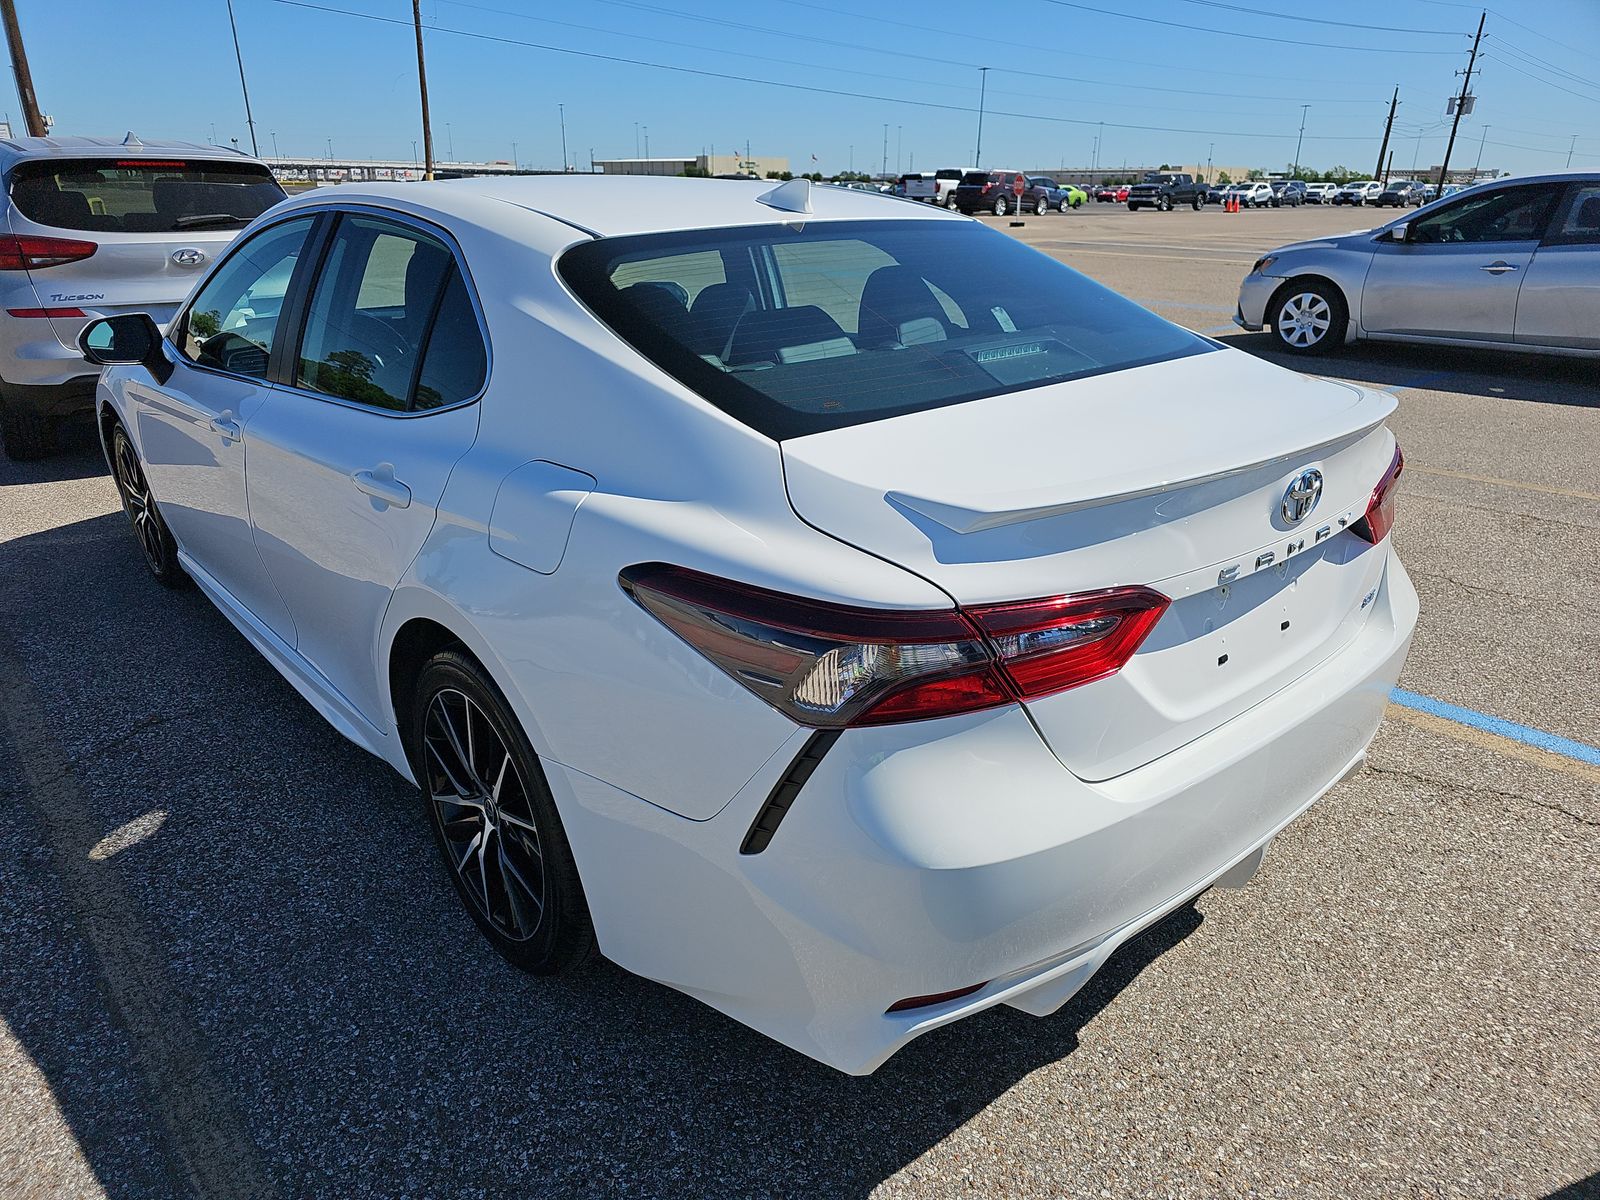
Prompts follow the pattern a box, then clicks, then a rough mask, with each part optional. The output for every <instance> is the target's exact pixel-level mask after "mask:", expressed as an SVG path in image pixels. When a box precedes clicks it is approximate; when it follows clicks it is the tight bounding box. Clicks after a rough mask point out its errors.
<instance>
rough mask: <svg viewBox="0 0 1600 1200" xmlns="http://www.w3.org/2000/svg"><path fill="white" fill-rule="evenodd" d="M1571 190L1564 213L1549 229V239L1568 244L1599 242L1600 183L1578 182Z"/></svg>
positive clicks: (1592, 243) (1594, 243) (1593, 243)
mask: <svg viewBox="0 0 1600 1200" xmlns="http://www.w3.org/2000/svg"><path fill="white" fill-rule="evenodd" d="M1573 192H1574V195H1573V197H1572V202H1571V203H1570V204H1569V205H1567V210H1566V213H1565V214H1564V215H1563V216H1562V218H1561V220H1560V222H1559V223H1558V224H1557V225H1556V227H1555V228H1554V229H1552V230H1551V231H1550V240H1551V241H1552V242H1563V243H1566V244H1568V245H1572V244H1576V243H1581V244H1583V245H1596V244H1600V183H1584V184H1579V185H1578V186H1577V187H1576V188H1574V189H1573Z"/></svg>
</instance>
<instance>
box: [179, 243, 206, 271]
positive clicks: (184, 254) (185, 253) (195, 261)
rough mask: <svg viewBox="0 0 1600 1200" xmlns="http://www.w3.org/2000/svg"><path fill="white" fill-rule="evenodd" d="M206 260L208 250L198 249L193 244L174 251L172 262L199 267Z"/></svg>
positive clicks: (180, 265) (182, 265)
mask: <svg viewBox="0 0 1600 1200" xmlns="http://www.w3.org/2000/svg"><path fill="white" fill-rule="evenodd" d="M205 260H206V252H205V251H204V250H197V249H196V248H195V247H193V246H185V247H183V249H181V250H174V251H173V252H172V262H173V265H174V266H179V267H198V266H199V265H200V264H201V263H203V262H205Z"/></svg>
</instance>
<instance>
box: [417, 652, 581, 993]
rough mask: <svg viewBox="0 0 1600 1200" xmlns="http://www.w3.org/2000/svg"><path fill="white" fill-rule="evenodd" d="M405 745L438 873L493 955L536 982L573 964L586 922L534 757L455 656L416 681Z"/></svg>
mask: <svg viewBox="0 0 1600 1200" xmlns="http://www.w3.org/2000/svg"><path fill="white" fill-rule="evenodd" d="M408 724H409V729H408V737H407V743H406V744H407V748H408V751H409V753H410V756H411V762H412V765H413V767H414V770H415V773H416V776H417V779H418V782H419V783H420V784H421V786H422V790H423V795H424V798H425V800H426V803H427V809H428V816H429V819H430V821H431V823H432V825H433V834H434V841H435V843H436V844H437V845H438V847H439V854H440V857H442V858H443V859H444V865H445V870H446V871H447V872H448V873H449V875H450V879H451V882H453V883H454V884H455V888H456V892H457V893H458V894H459V895H460V897H461V899H462V902H463V903H464V904H465V905H466V907H467V911H468V912H469V913H470V914H471V916H472V919H473V921H474V922H475V923H476V924H477V926H478V928H479V929H480V930H481V931H482V932H483V935H484V936H485V937H486V938H488V939H489V943H490V945H492V946H493V947H494V948H495V950H496V951H498V952H499V954H500V955H501V957H503V958H504V959H506V961H508V962H510V963H511V964H512V965H513V966H516V967H520V968H522V969H523V970H524V971H528V972H531V973H532V974H535V975H554V974H557V973H559V972H561V971H566V970H570V969H572V968H574V967H577V966H580V965H582V964H583V963H584V962H585V961H587V960H588V959H589V958H590V957H592V955H593V954H594V951H595V940H594V924H593V922H592V921H591V919H590V917H589V906H588V903H587V902H586V901H585V899H584V895H583V887H582V885H581V884H580V882H579V880H578V868H577V865H576V864H575V863H574V862H573V859H572V849H571V847H570V846H569V845H568V843H567V837H566V833H565V831H564V830H563V829H562V827H561V818H560V816H559V815H557V813H556V806H555V801H554V799H553V798H552V797H551V794H550V787H549V785H548V784H547V783H546V782H545V778H544V771H543V769H542V768H541V767H540V765H539V758H538V755H536V754H535V753H534V751H533V747H532V746H531V745H529V743H528V739H527V737H526V736H524V734H523V732H522V727H521V725H520V724H519V723H518V722H517V719H516V717H515V716H514V715H513V714H512V712H511V710H510V707H509V706H508V705H507V704H506V702H505V700H504V699H502V698H501V695H500V691H499V689H498V688H496V687H495V685H494V683H493V682H492V681H491V680H490V679H489V677H488V676H487V675H486V674H485V673H484V671H483V668H482V667H480V666H479V665H478V664H477V663H476V662H474V661H473V660H472V659H471V658H469V657H468V656H467V655H465V654H463V653H461V652H460V651H459V650H445V651H442V652H441V653H439V654H437V655H435V656H434V657H433V658H432V659H431V660H429V662H428V664H427V666H425V667H423V669H422V674H421V675H420V676H419V678H418V680H417V686H416V691H415V693H414V698H413V701H412V704H411V709H410V716H409V720H408Z"/></svg>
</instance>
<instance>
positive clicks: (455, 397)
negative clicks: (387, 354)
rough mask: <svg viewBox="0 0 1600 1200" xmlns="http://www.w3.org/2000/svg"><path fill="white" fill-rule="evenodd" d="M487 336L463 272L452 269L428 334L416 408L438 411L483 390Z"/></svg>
mask: <svg viewBox="0 0 1600 1200" xmlns="http://www.w3.org/2000/svg"><path fill="white" fill-rule="evenodd" d="M488 365H489V364H488V357H487V355H486V354H485V352H484V347H483V333H482V331H481V330H480V329H479V328H478V317H477V314H476V313H475V312H473V309H472V300H471V298H470V297H468V295H467V285H466V282H465V281H464V280H463V279H462V278H461V272H460V271H458V270H456V269H455V268H454V267H451V269H450V281H449V282H448V283H447V284H445V288H444V296H443V297H442V298H441V299H440V301H439V313H438V316H436V317H435V318H434V321H433V329H432V330H431V331H430V332H429V334H428V347H427V349H426V350H425V351H424V352H423V355H422V374H421V375H419V376H418V377H417V395H416V400H415V401H414V403H413V404H412V407H413V408H419V409H420V408H438V407H440V406H441V405H445V404H459V403H460V402H461V401H463V400H470V399H472V397H474V396H476V395H477V394H478V393H479V392H481V391H482V390H483V377H484V373H485V371H486V370H487V369H488Z"/></svg>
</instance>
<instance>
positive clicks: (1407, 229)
mask: <svg viewBox="0 0 1600 1200" xmlns="http://www.w3.org/2000/svg"><path fill="white" fill-rule="evenodd" d="M1389 240H1390V241H1391V242H1408V241H1410V240H1411V226H1409V225H1406V224H1400V225H1391V226H1389Z"/></svg>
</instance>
